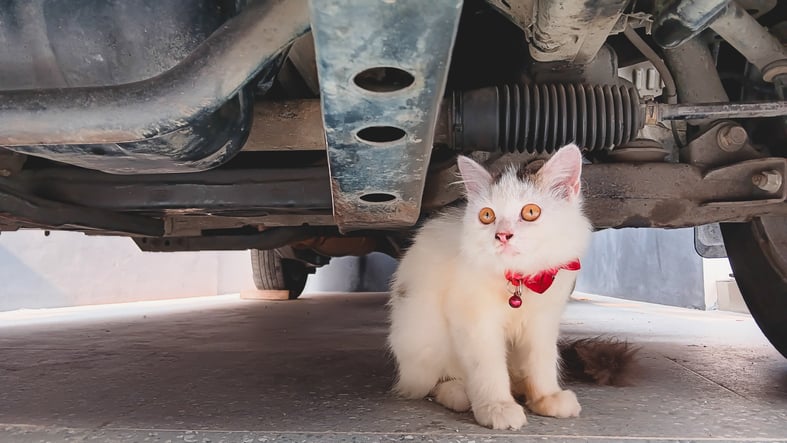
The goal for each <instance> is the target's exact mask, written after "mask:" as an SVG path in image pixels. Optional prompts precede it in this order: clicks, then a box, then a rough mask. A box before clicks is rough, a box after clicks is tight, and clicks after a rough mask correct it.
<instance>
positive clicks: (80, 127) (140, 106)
mask: <svg viewBox="0 0 787 443" xmlns="http://www.w3.org/2000/svg"><path fill="white" fill-rule="evenodd" d="M271 23H275V24H276V25H275V26H271ZM308 26H309V14H308V9H307V8H306V2H305V0H286V1H284V0H271V1H264V2H257V3H254V4H252V5H251V6H249V8H248V9H247V10H246V11H244V12H243V13H241V14H240V15H238V16H236V17H235V18H232V19H230V21H228V22H227V23H226V24H225V25H224V26H223V27H222V28H220V29H219V30H218V31H216V32H215V33H214V34H213V35H211V37H210V38H208V40H206V41H205V42H204V43H202V44H201V45H200V46H199V47H197V49H196V50H194V51H193V52H192V53H191V54H190V55H189V57H187V58H186V59H185V60H183V61H182V62H180V63H179V64H177V65H176V66H175V67H173V68H172V69H170V70H168V71H166V72H164V73H163V74H161V75H158V76H156V77H153V78H151V79H149V80H143V81H139V82H135V83H128V84H121V85H115V86H98V87H84V88H71V89H44V90H40V89H37V90H23V91H3V92H0V145H3V146H19V145H41V144H51V145H57V144H75V143H84V144H91V143H96V144H101V143H122V142H128V141H133V140H144V139H148V138H151V137H154V136H156V135H159V134H164V133H168V132H172V131H174V130H177V129H179V128H182V127H184V126H186V125H187V123H188V121H189V120H191V119H193V118H195V116H196V115H199V114H204V113H207V112H212V111H215V110H217V109H219V107H221V106H222V105H223V104H224V103H225V102H226V101H227V99H229V98H230V97H232V96H234V95H235V94H237V93H238V91H240V89H241V87H242V86H243V85H244V84H246V83H247V82H248V81H249V79H251V78H252V77H254V75H255V74H257V73H258V72H259V71H260V69H262V67H263V66H264V65H265V63H266V62H267V61H268V60H270V59H272V58H274V57H276V56H277V54H278V53H279V52H280V51H281V49H282V48H283V47H285V46H286V45H287V44H289V42H290V41H292V40H293V39H294V38H295V37H297V36H298V35H301V34H303V33H304V32H305V31H306V30H307V29H308Z"/></svg>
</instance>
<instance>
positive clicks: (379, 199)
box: [360, 192, 396, 203]
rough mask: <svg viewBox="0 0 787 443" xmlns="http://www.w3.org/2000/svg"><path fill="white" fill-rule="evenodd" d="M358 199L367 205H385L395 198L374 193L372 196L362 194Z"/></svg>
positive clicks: (382, 193) (381, 193)
mask: <svg viewBox="0 0 787 443" xmlns="http://www.w3.org/2000/svg"><path fill="white" fill-rule="evenodd" d="M360 198H361V200H363V201H365V202H369V203H385V202H389V201H391V200H395V199H396V196H395V195H391V194H386V193H384V192H375V193H372V194H364V195H362V196H361V197H360Z"/></svg>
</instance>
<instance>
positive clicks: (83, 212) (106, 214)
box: [0, 181, 164, 236]
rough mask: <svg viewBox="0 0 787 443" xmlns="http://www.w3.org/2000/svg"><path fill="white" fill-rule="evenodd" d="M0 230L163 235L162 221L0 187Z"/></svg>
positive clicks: (8, 187) (2, 184)
mask: <svg viewBox="0 0 787 443" xmlns="http://www.w3.org/2000/svg"><path fill="white" fill-rule="evenodd" d="M3 219H4V220H5V223H3V222H0V228H2V226H3V225H6V224H8V225H11V226H13V225H18V226H24V227H37V228H41V229H44V228H51V229H62V230H70V231H100V232H101V233H103V234H114V235H132V236H134V235H149V236H161V235H163V234H164V223H163V222H162V221H161V220H160V219H156V218H152V217H144V216H140V215H130V214H124V213H122V212H114V211H108V210H104V209H96V208H89V207H82V206H78V205H72V204H66V203H60V202H55V201H51V200H47V199H43V198H40V197H36V196H33V195H30V194H28V193H26V192H24V191H20V190H18V189H15V188H13V187H12V186H10V184H9V183H8V182H6V181H4V182H2V183H0V220H3Z"/></svg>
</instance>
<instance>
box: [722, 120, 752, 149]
mask: <svg viewBox="0 0 787 443" xmlns="http://www.w3.org/2000/svg"><path fill="white" fill-rule="evenodd" d="M747 138H748V136H747V134H746V130H745V129H743V127H742V126H739V125H724V126H723V127H722V128H721V129H719V132H717V133H716V141H717V142H718V143H719V147H720V148H721V150H722V151H726V152H735V151H737V150H739V149H740V148H742V147H743V145H744V144H745V143H746V139H747Z"/></svg>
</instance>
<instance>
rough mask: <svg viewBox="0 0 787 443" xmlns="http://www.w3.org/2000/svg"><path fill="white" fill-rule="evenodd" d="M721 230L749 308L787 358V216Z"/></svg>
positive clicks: (731, 226)
mask: <svg viewBox="0 0 787 443" xmlns="http://www.w3.org/2000/svg"><path fill="white" fill-rule="evenodd" d="M721 232H722V236H723V237H724V247H725V248H726V249H727V255H728V256H729V259H730V265H731V266H732V271H733V274H734V276H735V281H736V282H737V283H738V287H739V288H740V290H741V295H743V299H744V301H745V302H746V306H748V308H749V312H751V315H752V317H754V320H755V321H756V322H757V325H759V327H760V329H761V330H762V332H763V334H765V336H766V337H767V338H768V340H769V341H770V342H771V344H773V346H774V347H775V348H776V349H777V350H778V351H779V352H780V353H781V354H782V355H783V356H784V357H785V358H787V217H773V216H769V217H760V218H757V219H755V220H753V221H751V222H749V223H724V224H722V225H721Z"/></svg>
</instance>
